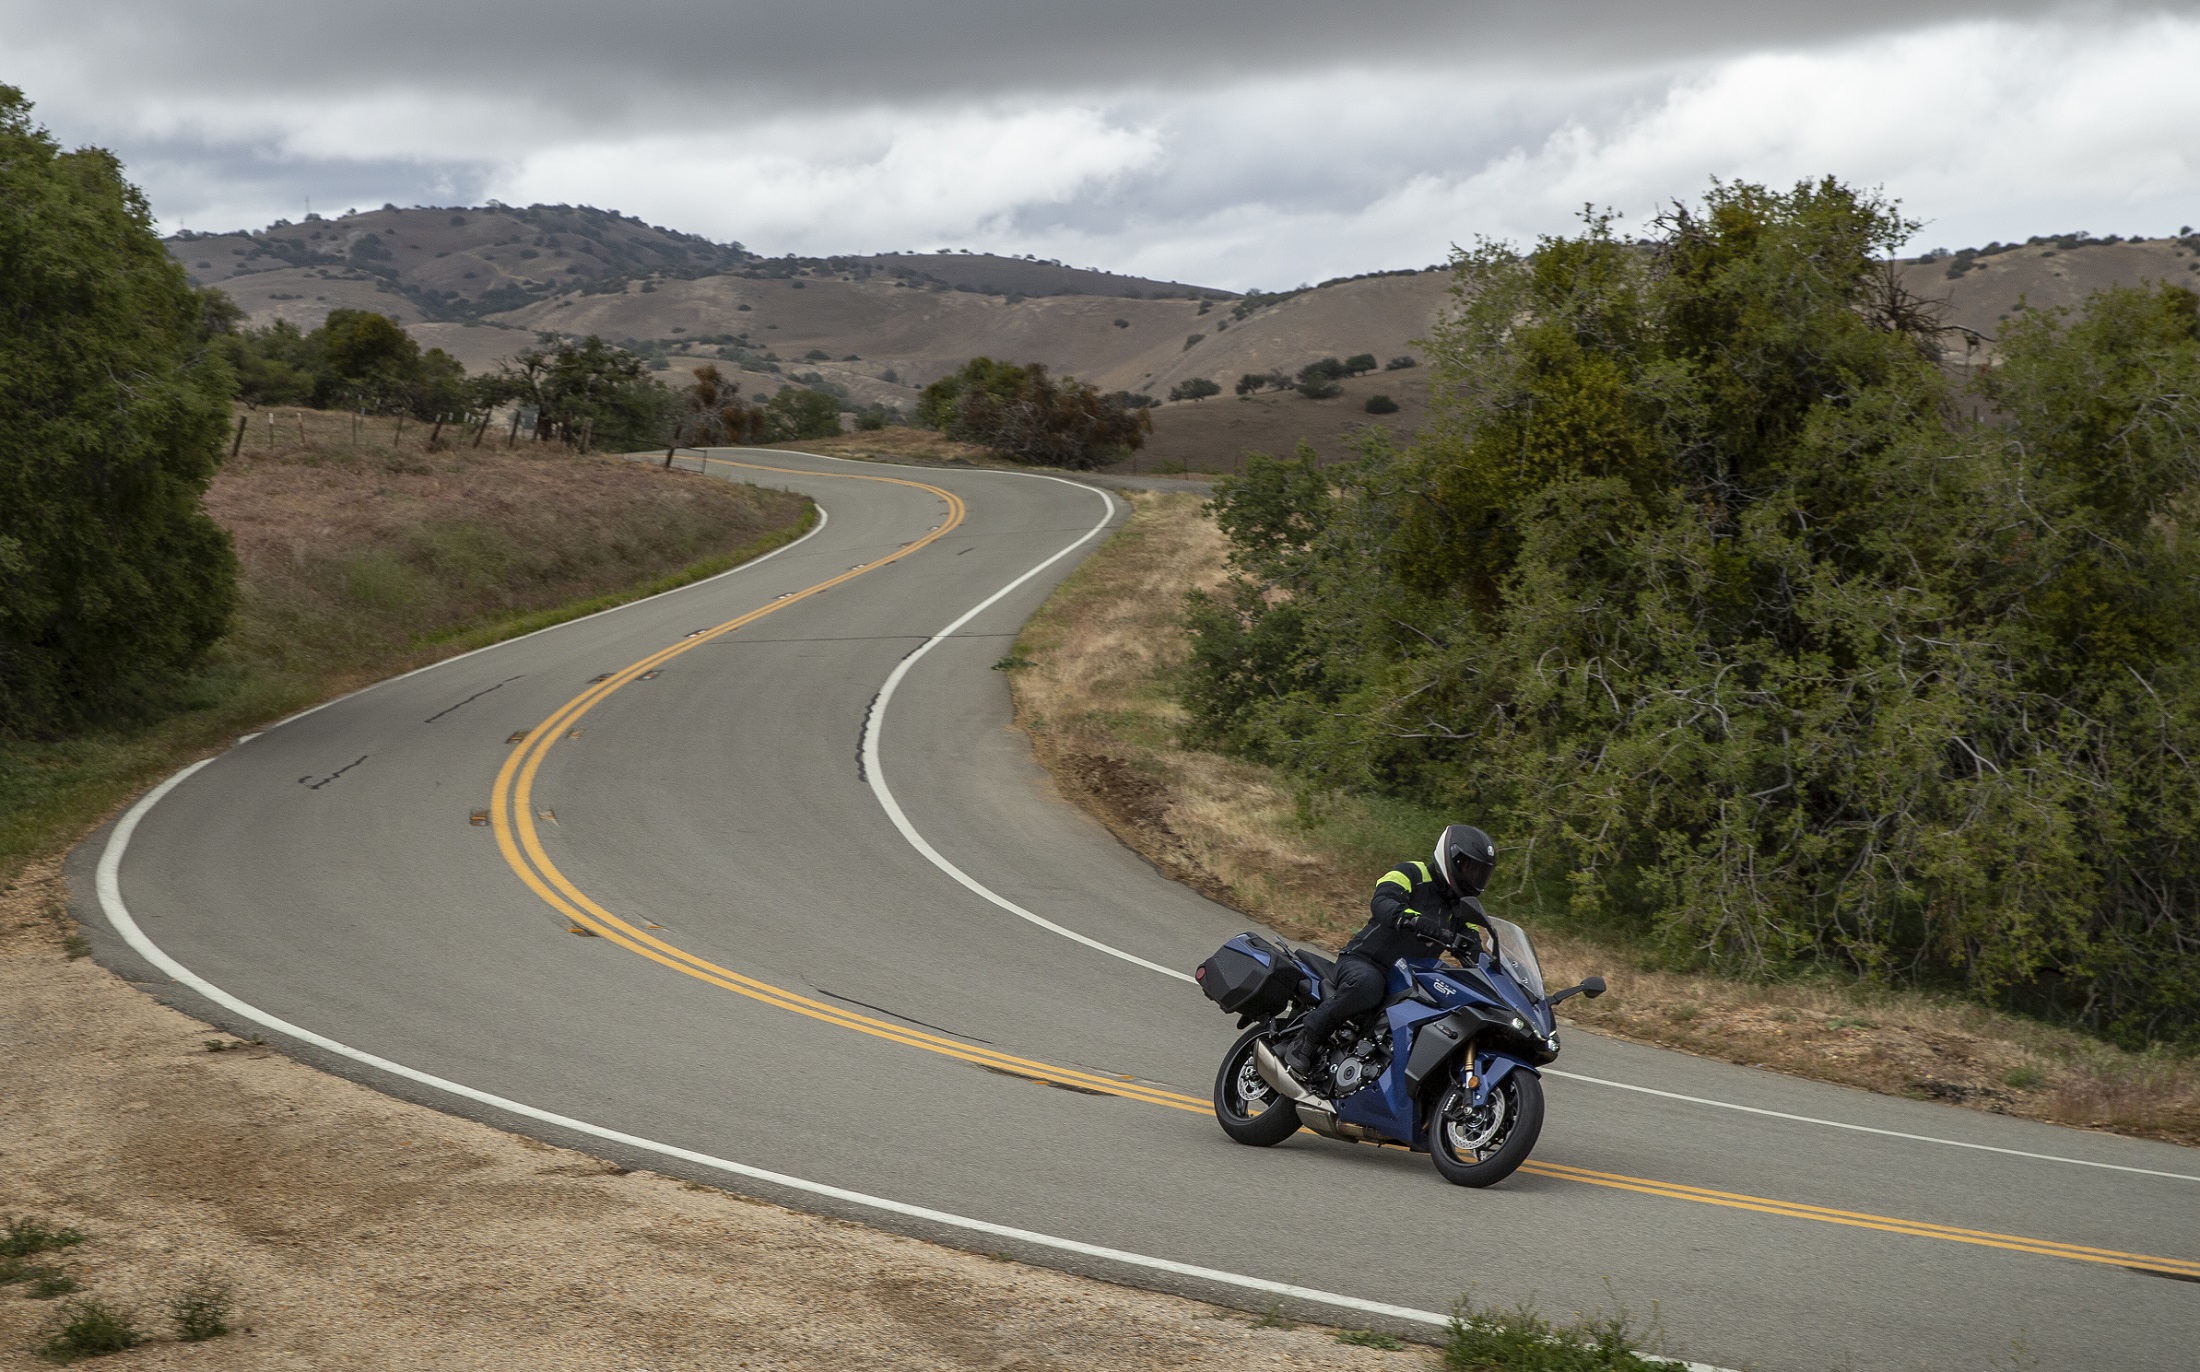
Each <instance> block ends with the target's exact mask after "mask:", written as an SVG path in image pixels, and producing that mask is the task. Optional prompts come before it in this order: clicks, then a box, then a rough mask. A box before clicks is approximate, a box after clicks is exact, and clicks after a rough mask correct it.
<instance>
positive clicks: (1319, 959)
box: [1199, 917, 1604, 1186]
mask: <svg viewBox="0 0 2200 1372" xmlns="http://www.w3.org/2000/svg"><path fill="white" fill-rule="evenodd" d="M1488 930H1489V933H1488V935H1487V937H1485V936H1484V935H1483V934H1482V933H1480V932H1479V931H1478V930H1477V929H1476V928H1475V927H1474V926H1472V925H1469V926H1468V928H1467V930H1466V932H1465V934H1464V935H1462V936H1461V938H1460V939H1459V940H1458V941H1457V942H1455V943H1454V944H1453V945H1452V946H1451V947H1450V948H1449V949H1447V950H1446V951H1448V952H1449V953H1451V954H1452V956H1453V958H1454V961H1451V962H1446V961H1445V960H1444V959H1443V958H1442V957H1433V958H1401V959H1399V960H1398V961H1397V962H1395V963H1393V964H1392V965H1391V968H1390V980H1389V985H1388V987H1387V988H1386V989H1387V994H1386V995H1385V997H1384V999H1383V1003H1382V1005H1381V1006H1380V1007H1379V1008H1378V1009H1376V1010H1372V1011H1370V1012H1368V1014H1366V1015H1364V1016H1362V1017H1361V1018H1360V1019H1359V1021H1358V1022H1355V1023H1351V1024H1346V1025H1342V1026H1339V1027H1338V1028H1337V1029H1336V1030H1335V1031H1334V1032H1333V1033H1331V1034H1330V1036H1329V1040H1328V1041H1327V1042H1326V1043H1321V1044H1317V1045H1315V1050H1314V1066H1313V1068H1312V1069H1311V1070H1310V1071H1309V1072H1308V1074H1307V1076H1308V1078H1309V1079H1308V1080H1305V1081H1301V1080H1299V1079H1298V1078H1296V1077H1293V1076H1292V1075H1291V1073H1290V1071H1289V1070H1288V1069H1286V1068H1285V1066H1284V1065H1283V1060H1282V1059H1281V1058H1280V1057H1279V1056H1278V1055H1277V1053H1276V1052H1275V1050H1274V1048H1273V1044H1274V1042H1275V1041H1276V1040H1277V1039H1279V1038H1281V1037H1282V1036H1283V1035H1284V1034H1285V1033H1287V1032H1289V1031H1290V1030H1291V1029H1292V1028H1293V1027H1294V1026H1295V1024H1296V1022H1297V1021H1298V1019H1299V1018H1300V1017H1301V1016H1303V1015H1304V1014H1305V1013H1306V1012H1307V1011H1308V1010H1311V1009H1312V1008H1313V1007H1314V1006H1316V1005H1319V1004H1320V1003H1321V999H1322V994H1323V990H1324V984H1325V983H1326V982H1327V981H1328V980H1329V978H1330V976H1331V974H1332V973H1333V972H1334V971H1335V970H1336V965H1335V964H1334V963H1332V962H1331V961H1330V960H1329V959H1327V958H1325V957H1323V956H1321V955H1320V954H1319V953H1315V952H1312V951H1310V950H1308V949H1304V948H1299V949H1292V948H1286V947H1284V946H1283V945H1281V944H1278V943H1275V942H1273V941H1272V940H1269V939H1266V938H1263V937H1261V936H1260V935H1258V934H1250V933H1248V934H1239V935H1238V936H1237V937H1236V938H1233V939H1231V940H1230V941H1229V942H1228V943H1225V944H1223V945H1222V947H1220V948H1219V949H1217V950H1216V951H1215V954H1214V956H1213V957H1211V958H1209V959H1207V961H1205V962H1203V963H1201V964H1200V966H1199V984H1200V989H1201V990H1203V991H1205V992H1206V994H1207V998H1208V999H1209V1000H1212V1001H1213V1002H1215V1004H1217V1005H1219V1006H1221V1007H1222V1009H1224V1010H1225V1011H1228V1012H1229V1013H1231V1014H1234V1015H1237V1016H1238V1017H1239V1018H1238V1027H1239V1028H1240V1029H1243V1030H1244V1031H1245V1032H1244V1033H1243V1034H1242V1035H1240V1036H1239V1038H1238V1040H1237V1042H1236V1043H1234V1044H1232V1045H1231V1046H1230V1052H1229V1055H1228V1056H1226V1057H1225V1058H1223V1060H1222V1070H1221V1071H1220V1072H1218V1073H1216V1074H1215V1118H1216V1119H1217V1120H1218V1121H1220V1122H1221V1125H1222V1130H1223V1132H1224V1133H1226V1134H1228V1135H1229V1136H1230V1137H1231V1138H1233V1139H1235V1140H1237V1141H1238V1142H1239V1143H1242V1144H1247V1145H1250V1146H1252V1147H1256V1148H1267V1147H1271V1146H1273V1145H1275V1144H1278V1143H1281V1142H1283V1141H1284V1140H1285V1139H1287V1138H1289V1137H1291V1135H1293V1134H1294V1133H1296V1132H1298V1129H1299V1127H1300V1126H1301V1125H1304V1126H1305V1127H1306V1128H1308V1129H1311V1130H1313V1131H1314V1132H1315V1133H1317V1134H1325V1135H1327V1136H1328V1137H1330V1138H1333V1139H1344V1140H1347V1141H1350V1142H1356V1143H1397V1144H1404V1145H1405V1146H1407V1147H1409V1148H1412V1149H1413V1150H1414V1151H1416V1152H1425V1153H1427V1154H1428V1155H1429V1157H1430V1159H1431V1160H1432V1161H1433V1162H1435V1164H1436V1170H1437V1171H1438V1172H1439V1173H1441V1174H1442V1175H1443V1177H1444V1179H1445V1180H1446V1181H1449V1182H1452V1183H1454V1184H1455V1185H1459V1186H1489V1185H1492V1184H1494V1183H1496V1182H1500V1181H1503V1180H1504V1179H1505V1178H1506V1177H1508V1176H1511V1175H1512V1173H1513V1170H1514V1169H1515V1168H1517V1167H1519V1166H1520V1164H1521V1163H1523V1162H1526V1161H1527V1160H1528V1154H1529V1152H1530V1151H1531V1150H1532V1149H1534V1147H1535V1141H1536V1136H1537V1135H1538V1134H1540V1133H1541V1132H1542V1131H1543V1082H1542V1078H1541V1075H1540V1074H1539V1073H1538V1071H1537V1069H1538V1068H1540V1067H1541V1066H1542V1065H1543V1064H1545V1063H1547V1062H1549V1061H1551V1060H1552V1059H1553V1058H1555V1057H1557V1056H1558V1029H1557V1026H1556V1024H1555V1023H1554V1021H1553V1020H1552V1017H1551V1011H1552V1008H1553V1007H1554V1006H1556V1005H1557V1004H1558V1003H1559V1002H1561V1001H1563V1000H1565V999H1566V998H1567V997H1569V996H1575V995H1584V996H1589V997H1591V998H1592V999H1593V998H1595V997H1597V996H1600V995H1603V994H1604V979H1603V978H1602V977H1590V978H1588V979H1587V980H1585V981H1583V982H1582V983H1581V984H1580V985H1578V986H1569V987H1567V988H1566V989H1565V990H1563V991H1559V992H1557V993H1555V994H1546V993H1545V992H1544V989H1543V968H1542V965H1541V964H1540V963H1539V962H1538V961H1537V960H1536V956H1535V944H1534V943H1533V942H1532V941H1530V939H1529V938H1528V933H1527V931H1526V930H1525V929H1522V928H1521V927H1520V926H1519V925H1517V924H1513V923H1511V922H1510V921H1507V920H1502V919H1497V918H1494V917H1490V918H1489V919H1488Z"/></svg>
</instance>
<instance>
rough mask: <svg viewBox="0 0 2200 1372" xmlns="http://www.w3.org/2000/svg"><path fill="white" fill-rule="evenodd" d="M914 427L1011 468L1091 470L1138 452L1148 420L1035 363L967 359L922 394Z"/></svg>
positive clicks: (1149, 427) (1142, 413)
mask: <svg viewBox="0 0 2200 1372" xmlns="http://www.w3.org/2000/svg"><path fill="white" fill-rule="evenodd" d="M917 422H918V423H919V424H921V425H923V426H924V427H926V428H930V429H938V430H940V431H941V432H942V433H945V434H946V435H947V436H948V437H949V438H956V439H961V440H962V441H964V442H966V443H978V444H982V445H984V446H985V447H988V448H991V449H993V450H994V451H995V452H997V453H1000V454H1001V455H1003V456H1004V457H1008V458H1010V459H1011V460H1013V461H1017V462H1031V463H1042V464H1045V465H1048V466H1056V467H1073V468H1091V467H1104V466H1106V465H1108V464H1109V463H1111V462H1116V461H1120V460H1121V459H1122V458H1124V457H1125V456H1127V455H1129V454H1130V453H1132V452H1134V451H1136V450H1137V449H1138V448H1140V447H1142V446H1144V444H1145V441H1146V435H1147V434H1148V433H1150V432H1151V431H1152V428H1153V418H1152V416H1151V415H1150V414H1149V413H1148V412H1147V411H1145V410H1137V411H1133V410H1131V409H1129V408H1127V407H1126V406H1124V405H1123V404H1122V403H1121V402H1119V401H1117V400H1115V399H1113V398H1112V397H1109V396H1105V395H1102V394H1101V393H1100V392H1099V390H1098V389H1096V388H1095V387H1093V386H1091V385H1089V384H1087V383H1085V382H1082V381H1078V380H1076V379H1074V378H1071V377H1061V378H1056V377H1054V376H1051V375H1049V374H1048V372H1047V369H1046V367H1045V366H1044V365H1043V364H1041V363H1037V362H1032V363H1029V364H1026V365H1023V366H1018V365H1017V364H1016V363H1013V362H995V361H994V360H993V359H992V358H989V357H974V358H972V359H970V361H968V362H966V363H964V364H963V365H962V366H961V367H960V368H958V369H957V370H956V371H954V372H952V373H950V374H949V375H947V376H944V377H942V378H940V379H939V380H938V381H935V382H933V383H932V384H931V385H929V386H927V387H925V388H924V391H923V393H922V395H921V396H920V397H919V399H918V401H917Z"/></svg>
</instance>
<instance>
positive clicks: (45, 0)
mask: <svg viewBox="0 0 2200 1372" xmlns="http://www.w3.org/2000/svg"><path fill="white" fill-rule="evenodd" d="M2170 7H2171V8H2178V9H2185V8H2189V7H2190V0H2184V3H2178V4H2174V5H2172V6H2170ZM2055 8H2058V7H2057V6H2056V5H2054V4H2052V3H2048V0H1852V3H1848V4H1843V5H1828V4H1823V3H1806V4H1794V3H1790V4H1766V3H1762V2H1761V0H1694V3H1689V4H1663V5H1660V4H1644V3H1642V0H1575V2H1574V3H1542V4H1521V3H1518V0H1266V2H1265V3H1248V0H1115V2H1114V3H1111V4H1106V5H1096V4H1091V3H1081V2H1065V0H1051V2H1047V3H1033V0H896V2H895V3H892V4H878V3H875V0H812V2H811V3H788V2H787V0H780V2H779V3H770V4H758V3H727V2H726V0H648V2H645V3H625V4H616V5H605V4H602V3H600V2H599V0H548V2H546V3H531V4H525V5H520V4H513V3H510V0H504V3H496V4H484V3H479V2H478V0H474V2H472V3H466V2H464V0H379V2H376V0H357V2H356V3H348V4H343V5H330V4H294V5H268V4H266V3H264V0H249V2H248V0H201V2H200V3H195V4H185V5H178V4H175V3H172V0H109V3H90V4H87V3H84V0H7V3H4V4H0V14H4V15H5V16H6V17H5V19H4V20H0V27H4V29H5V31H6V32H8V34H9V35H10V38H11V42H12V44H13V45H14V46H16V47H17V49H18V50H19V51H27V52H33V53H36V52H40V51H42V50H43V51H46V52H55V53H62V54H78V55H82V56H84V57H87V58H90V57H96V59H97V64H96V65H97V69H98V70H101V71H103V72H105V73H107V74H109V75H110V76H111V75H113V74H116V73H128V76H127V80H126V83H124V84H126V87H127V89H126V90H125V91H124V92H123V93H122V94H123V98H125V99H126V100H135V101H139V102H142V101H144V100H145V99H147V97H153V98H163V97H169V98H172V97H177V96H187V95H191V94H196V93H207V92H220V93H230V94H234V95H237V96H246V95H251V96H263V97H264V96H267V95H306V96H315V95H319V96H328V95H332V94H345V93H353V92H358V91H363V90H420V91H429V90H436V91H441V92H444V93H450V92H452V91H453V90H454V89H456V90H470V91H477V92H478V91H494V92H499V93H503V94H517V95H524V96H525V97H526V98H527V99H529V100H530V101H531V102H532V103H535V104H537V105H539V106H542V107H545V108H552V109H557V110H560V111H563V112H565V113H567V114H569V115H570V116H572V117H576V118H582V119H594V120H614V121H616V120H618V119H621V118H624V117H632V116H633V115H634V114H636V113H638V112H643V111H654V110H656V109H659V108H661V107H662V106H663V105H664V104H665V103H667V100H668V98H669V99H677V100H689V99H695V98H705V99H709V100H712V101H714V102H718V103H719V104H721V106H724V105H732V106H744V105H745V106H752V107H753V106H754V105H757V104H762V103H772V104H788V103H793V104H799V105H815V104H818V103H821V102H828V101H830V102H843V101H848V100H858V101H866V102H869V101H879V100H897V99H908V98H918V99H923V98H932V97H941V96H946V97H960V96H965V95H970V94H973V93H984V94H989V95H999V94H1002V93H1045V94H1054V95H1059V94H1062V93H1065V92H1069V91H1113V90H1123V89H1136V88H1140V87H1161V88H1170V87H1176V86H1179V85H1182V84H1184V83H1187V82H1200V81H1206V80H1212V79H1215V78H1216V77H1218V76H1221V77H1224V78H1229V77H1242V76H1246V75H1251V74H1255V73H1262V72H1269V73H1282V72H1293V71H1307V70H1316V69H1324V68H1335V67H1346V66H1368V65H1373V66H1382V67H1400V66H1422V67H1425V66H1430V65H1444V66H1491V65H1508V64H1514V63H1519V62H1533V63H1536V64H1538V65H1540V66H1543V67H1545V68H1548V69H1554V70H1555V69H1563V68H1567V67H1608V66H1613V65H1621V66H1638V65H1644V64H1657V63H1662V62H1668V61H1672V60H1675V59H1680V58H1688V59H1693V60H1702V59H1704V58H1706V57H1711V56H1716V55H1719V54H1722V53H1731V52H1739V51H1746V50H1752V49H1758V48H1763V47H1767V46H1782V45H1808V44H1815V43H1822V42H1825V41H1829V40H1834V39H1839V38H1844V37H1851V36H1855V35H1859V34H1865V33H1873V32H1881V31H1887V30H1893V29H1903V28H1916V27H1920V26H1924V25H1929V24H1935V23H1945V22H1949V21H1952V20H1958V19H1965V18H1988V17H1993V18H2004V19H2007V18H2012V17H2021V16H2024V15H2028V14H2039V13H2045V12H2047V11H2049V10H2051V9H2055ZM2061 8H2068V6H2062V7H2061ZM2119 8H2123V9H2126V10H2130V9H2133V8H2145V9H2148V10H2153V9H2159V8H2163V6H2160V5H2146V6H2142V7H2132V6H2121V7H2119Z"/></svg>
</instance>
